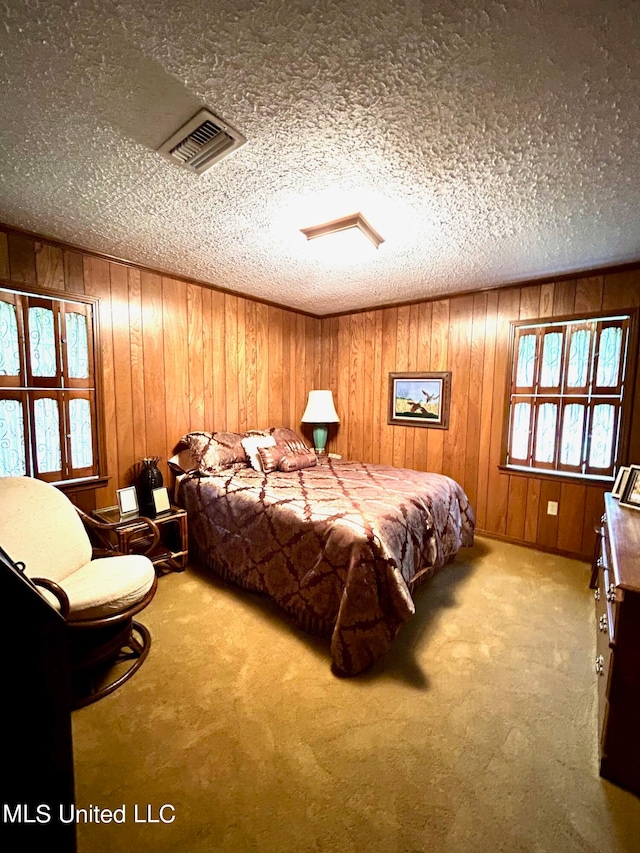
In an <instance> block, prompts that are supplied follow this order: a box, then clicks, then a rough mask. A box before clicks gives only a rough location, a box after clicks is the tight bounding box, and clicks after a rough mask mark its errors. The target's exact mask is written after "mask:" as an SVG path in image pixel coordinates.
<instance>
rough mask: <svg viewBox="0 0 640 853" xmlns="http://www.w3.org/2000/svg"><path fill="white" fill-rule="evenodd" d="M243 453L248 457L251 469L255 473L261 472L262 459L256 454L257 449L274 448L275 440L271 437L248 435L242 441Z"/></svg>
mask: <svg viewBox="0 0 640 853" xmlns="http://www.w3.org/2000/svg"><path fill="white" fill-rule="evenodd" d="M241 443H242V446H243V447H244V452H245V453H246V454H247V456H248V457H249V462H250V463H251V467H252V468H253V469H254V470H256V471H262V470H263V469H262V459H260V454H259V453H258V448H259V447H275V446H276V440H275V438H274V437H273V436H272V435H250V436H247V437H246V438H243V439H242V442H241Z"/></svg>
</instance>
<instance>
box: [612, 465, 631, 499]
mask: <svg viewBox="0 0 640 853" xmlns="http://www.w3.org/2000/svg"><path fill="white" fill-rule="evenodd" d="M630 472H631V468H629V467H622V468H621V469H620V470H619V471H618V476H617V477H616V481H615V483H614V484H613V488H612V489H611V494H612V495H613V496H614V498H618V499H620V498H621V497H622V493H623V492H624V487H625V486H626V485H627V480H628V479H629V473H630Z"/></svg>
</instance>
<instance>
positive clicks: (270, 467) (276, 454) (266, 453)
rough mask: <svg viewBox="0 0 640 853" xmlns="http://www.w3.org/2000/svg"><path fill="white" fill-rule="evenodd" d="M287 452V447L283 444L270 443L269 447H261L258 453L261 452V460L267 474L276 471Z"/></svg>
mask: <svg viewBox="0 0 640 853" xmlns="http://www.w3.org/2000/svg"><path fill="white" fill-rule="evenodd" d="M286 452H287V449H286V447H284V446H283V445H277V444H275V445H269V447H259V448H258V453H259V454H260V462H261V463H262V470H263V471H264V473H265V474H271V473H272V472H273V471H276V470H277V468H278V463H279V462H280V460H281V459H282V457H283V456H284V454H285V453H286Z"/></svg>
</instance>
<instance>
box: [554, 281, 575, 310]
mask: <svg viewBox="0 0 640 853" xmlns="http://www.w3.org/2000/svg"><path fill="white" fill-rule="evenodd" d="M575 304H576V283H575V281H557V282H556V284H555V289H554V293H553V313H554V316H556V317H562V316H563V315H565V314H573V312H574V309H575Z"/></svg>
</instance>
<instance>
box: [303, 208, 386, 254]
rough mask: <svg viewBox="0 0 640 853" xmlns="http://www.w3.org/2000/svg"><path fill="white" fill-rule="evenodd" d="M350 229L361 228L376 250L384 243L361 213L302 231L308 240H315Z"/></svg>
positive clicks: (382, 238)
mask: <svg viewBox="0 0 640 853" xmlns="http://www.w3.org/2000/svg"><path fill="white" fill-rule="evenodd" d="M349 228H359V229H360V231H362V233H363V234H364V235H365V237H368V238H369V240H371V242H372V243H373V245H374V246H375V247H376V249H377V248H378V246H379V245H380V244H381V243H384V237H382V236H381V235H380V234H378V232H377V231H376V229H375V228H374V227H373V226H372V225H370V224H369V223H368V222H367V220H366V219H365V218H364V216H363V215H362V214H361V213H352V214H351V215H350V216H343V217H341V218H340V219H332V220H331V222H324V223H323V224H322V225H311V226H310V227H309V228H301V229H300V231H302V233H303V234H304V235H305V237H306V238H307V240H313V239H315V238H316V237H323V236H325V235H326V234H336V233H338V232H339V231H347V230H348V229H349Z"/></svg>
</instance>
